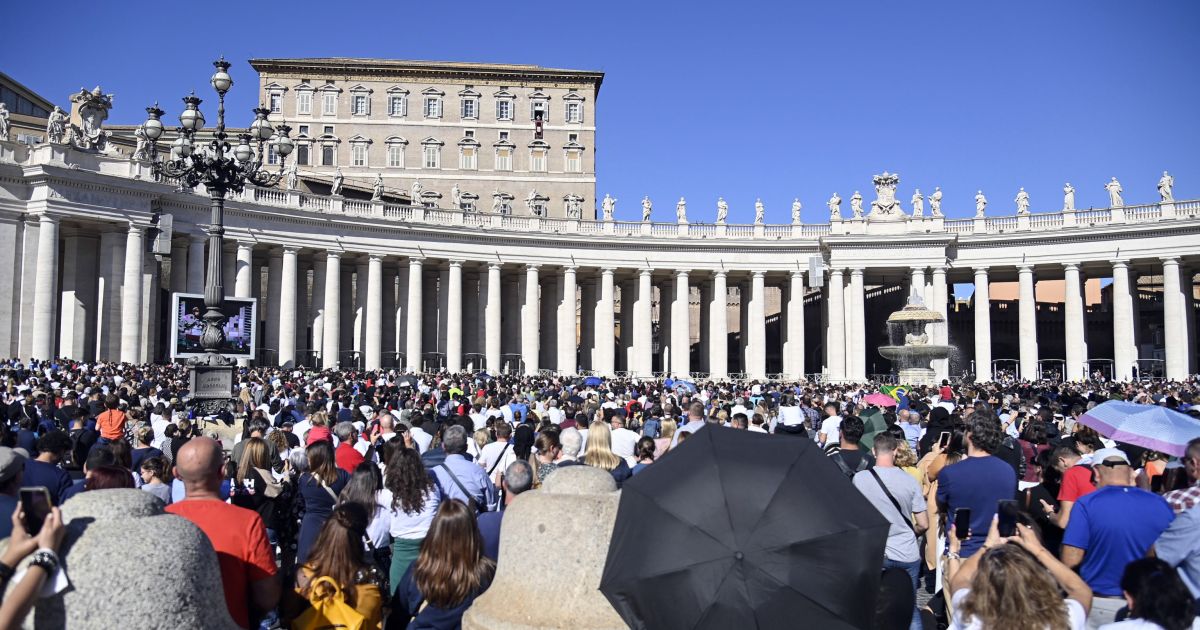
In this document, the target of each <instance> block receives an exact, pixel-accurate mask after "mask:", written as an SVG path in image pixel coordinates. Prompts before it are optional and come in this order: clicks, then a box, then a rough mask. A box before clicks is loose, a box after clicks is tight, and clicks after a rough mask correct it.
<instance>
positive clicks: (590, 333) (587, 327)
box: [576, 278, 599, 370]
mask: <svg viewBox="0 0 1200 630" xmlns="http://www.w3.org/2000/svg"><path fill="white" fill-rule="evenodd" d="M576 282H579V280H578V278H576ZM598 285H599V279H598V278H587V279H585V280H583V281H582V282H579V360H580V368H581V369H586V370H595V369H596V308H597V305H596V301H597V300H598V299H599V298H598V297H597V296H598V295H599V286H598Z"/></svg>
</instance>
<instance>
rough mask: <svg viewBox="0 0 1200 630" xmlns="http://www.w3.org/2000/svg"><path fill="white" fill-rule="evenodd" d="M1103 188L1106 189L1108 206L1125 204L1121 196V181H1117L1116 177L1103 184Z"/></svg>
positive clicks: (1113, 206) (1116, 206)
mask: <svg viewBox="0 0 1200 630" xmlns="http://www.w3.org/2000/svg"><path fill="white" fill-rule="evenodd" d="M1104 190H1107V191H1108V205H1109V207H1111V208H1118V207H1120V206H1123V205H1125V200H1124V199H1123V198H1122V197H1121V182H1119V181H1117V178H1116V177H1114V178H1112V181H1110V182H1108V183H1107V184H1105V185H1104Z"/></svg>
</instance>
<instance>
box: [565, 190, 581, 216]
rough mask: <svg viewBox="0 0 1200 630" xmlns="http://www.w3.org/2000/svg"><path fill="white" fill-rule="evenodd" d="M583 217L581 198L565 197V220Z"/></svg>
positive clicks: (577, 196)
mask: <svg viewBox="0 0 1200 630" xmlns="http://www.w3.org/2000/svg"><path fill="white" fill-rule="evenodd" d="M582 215H583V197H580V196H579V195H567V218H568V219H578V218H580V217H581V216H582Z"/></svg>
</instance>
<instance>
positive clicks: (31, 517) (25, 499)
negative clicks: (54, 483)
mask: <svg viewBox="0 0 1200 630" xmlns="http://www.w3.org/2000/svg"><path fill="white" fill-rule="evenodd" d="M21 511H22V512H24V513H25V517H24V519H23V521H22V524H23V525H24V526H25V531H26V532H29V535H30V536H37V534H38V532H40V531H42V523H45V522H46V517H47V516H50V489H49V488H47V487H46V486H32V487H25V488H21Z"/></svg>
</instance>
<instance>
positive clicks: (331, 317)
mask: <svg viewBox="0 0 1200 630" xmlns="http://www.w3.org/2000/svg"><path fill="white" fill-rule="evenodd" d="M324 277H325V297H324V300H323V301H324V306H325V307H324V312H323V314H322V320H323V321H322V324H323V325H322V327H321V328H322V331H323V332H322V334H321V337H322V339H321V341H322V343H321V366H322V367H323V368H324V369H326V370H329V369H334V368H336V367H337V366H338V360H339V356H338V355H339V354H340V353H341V340H342V336H341V328H342V256H341V254H340V253H338V252H329V253H328V254H326V256H325V274H324Z"/></svg>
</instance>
